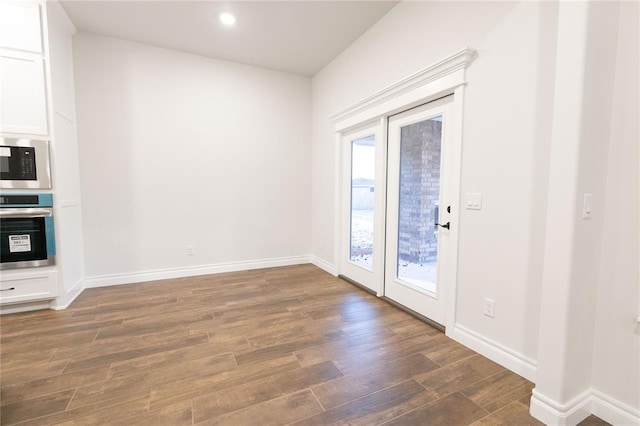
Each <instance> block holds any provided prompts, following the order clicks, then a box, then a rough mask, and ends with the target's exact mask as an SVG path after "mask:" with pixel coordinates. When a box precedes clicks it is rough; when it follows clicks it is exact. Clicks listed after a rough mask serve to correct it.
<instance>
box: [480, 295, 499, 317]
mask: <svg viewBox="0 0 640 426" xmlns="http://www.w3.org/2000/svg"><path fill="white" fill-rule="evenodd" d="M483 313H484V314H485V315H486V316H488V317H490V318H494V317H495V316H496V301H495V300H491V299H487V298H485V299H484V311H483Z"/></svg>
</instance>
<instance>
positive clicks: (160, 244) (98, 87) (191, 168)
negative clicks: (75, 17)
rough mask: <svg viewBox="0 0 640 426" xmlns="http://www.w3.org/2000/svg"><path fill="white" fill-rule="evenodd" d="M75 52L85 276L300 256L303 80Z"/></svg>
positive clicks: (210, 63)
mask: <svg viewBox="0 0 640 426" xmlns="http://www.w3.org/2000/svg"><path fill="white" fill-rule="evenodd" d="M73 48H74V59H75V75H76V93H77V105H78V125H79V127H78V130H79V141H80V159H81V185H82V199H83V203H84V233H85V247H86V259H87V260H86V265H87V275H88V276H89V277H99V276H105V275H120V276H127V275H128V274H135V273H140V272H145V271H158V270H164V269H171V268H174V269H183V268H189V267H195V266H202V265H219V264H221V263H228V262H232V263H233V262H242V261H254V260H262V259H280V258H288V257H292V256H304V255H308V254H309V253H310V232H309V229H310V227H311V224H310V205H311V202H310V197H311V196H310V173H309V168H310V164H311V163H310V146H309V134H310V132H311V130H310V114H311V113H310V106H311V101H310V96H311V90H310V87H311V85H310V80H309V79H308V78H304V77H299V76H293V75H289V74H284V73H279V72H273V71H267V70H262V69H259V68H253V67H249V66H243V65H237V64H233V63H229V62H223V61H218V60H214V59H209V58H204V57H199V56H195V55H191V54H185V53H180V52H176V51H170V50H166V49H160V48H155V47H150V46H147V45H142V44H137V43H131V42H126V41H121V40H116V39H111V38H106V37H100V36H95V35H89V34H84V33H79V34H77V35H76V36H75V37H74V45H73ZM188 245H192V246H194V248H195V255H193V256H187V255H186V247H187V246H188Z"/></svg>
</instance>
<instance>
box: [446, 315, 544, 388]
mask: <svg viewBox="0 0 640 426" xmlns="http://www.w3.org/2000/svg"><path fill="white" fill-rule="evenodd" d="M447 336H449V337H451V338H452V339H453V340H455V341H457V342H459V343H462V344H463V345H465V346H467V347H468V348H471V349H473V350H474V351H476V352H478V353H479V354H481V355H484V356H485V357H487V358H489V359H490V360H491V361H494V362H496V363H498V364H500V365H502V366H503V367H505V368H508V369H509V370H511V371H513V372H514V373H516V374H519V375H520V376H522V377H524V378H525V379H527V380H529V381H532V382H535V378H536V371H537V364H536V361H535V360H533V359H531V358H528V357H526V356H524V355H522V354H520V353H517V352H515V351H513V350H511V349H509V348H507V347H506V346H504V345H501V344H500V343H498V342H495V341H493V340H491V339H489V338H487V337H485V336H482V335H481V334H479V333H476V332H475V331H473V330H470V329H468V328H467V327H464V326H462V325H460V324H456V325H455V326H454V327H453V330H452V331H450V330H449V329H448V328H447Z"/></svg>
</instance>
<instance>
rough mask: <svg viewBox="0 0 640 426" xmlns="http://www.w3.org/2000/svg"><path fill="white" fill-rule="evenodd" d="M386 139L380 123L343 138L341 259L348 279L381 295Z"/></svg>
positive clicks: (350, 133)
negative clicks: (382, 165)
mask: <svg viewBox="0 0 640 426" xmlns="http://www.w3.org/2000/svg"><path fill="white" fill-rule="evenodd" d="M383 144H384V140H383V137H382V131H381V129H380V126H379V125H378V123H373V124H371V125H368V126H364V127H361V128H358V129H356V130H354V131H351V132H349V133H346V134H345V135H343V138H342V147H341V149H342V159H343V169H342V183H341V186H342V188H343V190H342V203H341V204H342V206H343V209H342V218H341V222H342V229H343V232H342V241H341V246H342V250H341V252H342V260H341V272H342V275H344V276H346V277H347V278H349V279H351V280H353V281H355V282H357V283H359V284H361V285H363V286H365V287H367V288H368V289H370V290H371V291H373V292H375V293H377V294H380V291H381V287H382V285H381V284H382V274H383V263H384V251H383V250H382V248H383V247H384V244H383V243H382V241H381V239H382V238H383V235H382V233H381V231H382V230H383V228H384V211H383V209H381V208H380V206H381V203H383V202H384V170H383V169H382V168H381V164H382V163H381V161H382V160H383V159H384V154H383V149H382V148H383Z"/></svg>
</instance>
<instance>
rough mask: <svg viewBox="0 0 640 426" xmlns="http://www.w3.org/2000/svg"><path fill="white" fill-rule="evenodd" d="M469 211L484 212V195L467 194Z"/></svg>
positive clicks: (476, 193) (477, 193)
mask: <svg viewBox="0 0 640 426" xmlns="http://www.w3.org/2000/svg"><path fill="white" fill-rule="evenodd" d="M467 210H482V194H481V193H479V192H468V193H467Z"/></svg>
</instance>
